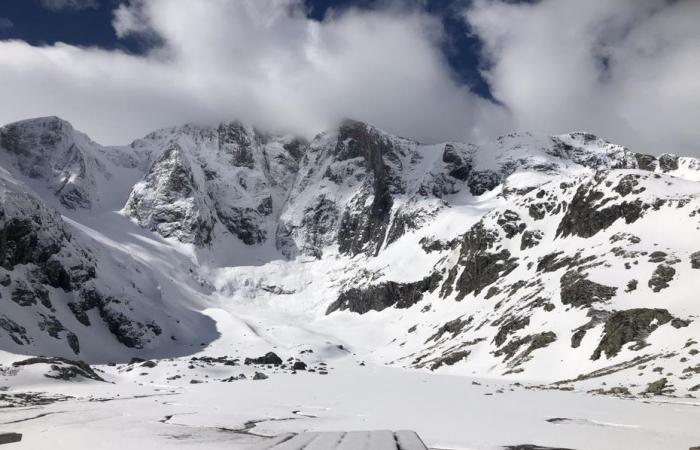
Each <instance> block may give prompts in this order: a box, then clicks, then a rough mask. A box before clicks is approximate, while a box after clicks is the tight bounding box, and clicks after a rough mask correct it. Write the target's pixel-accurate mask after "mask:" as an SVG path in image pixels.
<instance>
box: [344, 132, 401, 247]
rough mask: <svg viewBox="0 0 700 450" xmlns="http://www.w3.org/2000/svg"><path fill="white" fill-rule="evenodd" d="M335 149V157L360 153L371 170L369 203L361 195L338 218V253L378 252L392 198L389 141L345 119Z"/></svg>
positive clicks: (358, 155) (347, 157)
mask: <svg viewBox="0 0 700 450" xmlns="http://www.w3.org/2000/svg"><path fill="white" fill-rule="evenodd" d="M335 152H336V154H337V158H338V161H343V160H347V159H352V158H358V157H362V158H363V159H364V162H365V164H366V166H367V171H368V173H371V177H370V180H369V181H368V182H369V183H371V189H370V190H368V191H367V192H371V193H372V194H373V196H372V203H371V204H370V205H369V206H365V201H366V200H367V198H368V197H366V196H360V198H356V199H355V201H354V202H353V204H351V205H349V207H348V208H347V209H346V210H345V212H344V213H343V215H342V218H341V222H340V230H339V232H338V244H339V249H340V252H341V253H346V254H351V255H357V254H358V253H362V252H368V253H370V254H375V255H376V254H377V253H378V252H379V248H380V246H381V245H382V243H383V242H384V236H385V234H386V230H387V227H388V226H389V221H390V217H391V208H392V206H393V203H394V200H393V198H392V195H391V192H392V190H393V187H392V180H391V178H392V177H391V173H390V171H389V168H388V167H387V165H386V163H385V162H384V156H385V155H387V154H389V153H391V152H392V144H391V141H389V140H388V139H387V138H386V137H384V136H382V135H380V134H379V133H377V132H375V131H374V130H372V129H370V128H368V127H367V125H365V124H363V123H361V122H354V121H346V122H345V123H344V124H343V125H342V126H341V127H340V130H339V133H338V142H337V144H336V149H335Z"/></svg>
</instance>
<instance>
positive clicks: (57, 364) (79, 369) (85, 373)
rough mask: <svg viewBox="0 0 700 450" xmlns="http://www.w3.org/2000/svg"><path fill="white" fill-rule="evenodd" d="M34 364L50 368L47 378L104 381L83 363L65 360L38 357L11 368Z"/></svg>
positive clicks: (13, 364) (20, 362)
mask: <svg viewBox="0 0 700 450" xmlns="http://www.w3.org/2000/svg"><path fill="white" fill-rule="evenodd" d="M34 364H47V365H49V366H50V367H51V370H52V372H50V373H47V374H44V376H45V377H47V378H54V379H57V380H64V381H68V380H72V379H74V378H77V377H82V378H87V379H90V380H95V381H104V379H102V377H100V376H99V375H97V373H95V371H94V370H92V367H90V366H89V365H88V364H86V363H85V362H83V361H73V360H70V359H65V358H47V357H43V356H40V357H35V358H29V359H24V360H22V361H17V362H14V363H12V366H13V367H24V366H31V365H34Z"/></svg>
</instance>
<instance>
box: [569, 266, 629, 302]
mask: <svg viewBox="0 0 700 450" xmlns="http://www.w3.org/2000/svg"><path fill="white" fill-rule="evenodd" d="M560 284H561V302H562V303H563V304H565V305H571V306H573V307H574V308H582V307H590V306H591V305H593V304H594V303H598V302H605V301H608V300H610V299H611V298H613V297H614V296H615V294H616V293H617V288H616V287H611V286H605V285H602V284H598V283H595V282H593V281H591V280H589V279H588V278H586V276H585V274H582V273H580V272H578V271H576V270H570V271H568V272H566V273H565V274H564V275H562V277H561V281H560Z"/></svg>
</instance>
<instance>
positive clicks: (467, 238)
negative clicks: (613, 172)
mask: <svg viewBox="0 0 700 450" xmlns="http://www.w3.org/2000/svg"><path fill="white" fill-rule="evenodd" d="M497 238H498V234H497V233H496V232H494V231H492V230H488V229H486V228H485V226H484V224H483V222H479V223H477V224H476V225H474V226H473V227H472V228H471V229H470V230H469V232H467V233H466V234H465V235H464V238H463V240H462V245H461V247H460V260H459V263H458V266H459V268H462V267H463V269H462V273H461V275H460V276H459V277H458V278H457V280H456V284H455V290H456V291H457V292H458V296H457V298H458V299H461V298H464V297H465V296H466V295H467V294H470V293H472V292H474V293H475V294H478V293H479V292H481V291H482V290H483V289H484V288H486V287H488V286H489V285H490V284H492V283H494V282H495V281H496V280H498V278H499V277H502V276H505V275H507V274H508V273H510V272H511V271H512V270H514V269H515V268H516V267H517V266H518V264H517V262H516V261H517V258H513V257H511V253H510V251H508V250H506V249H502V250H500V251H497V252H492V251H491V249H492V248H493V247H494V244H495V242H496V240H497ZM447 283H452V281H451V280H450V279H449V278H448V279H447V280H446V282H445V284H447Z"/></svg>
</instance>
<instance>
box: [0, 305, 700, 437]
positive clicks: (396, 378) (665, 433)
mask: <svg viewBox="0 0 700 450" xmlns="http://www.w3.org/2000/svg"><path fill="white" fill-rule="evenodd" d="M206 312H207V314H209V315H211V316H212V317H213V318H214V319H215V320H216V322H217V328H218V329H219V331H220V332H221V338H220V339H218V340H217V341H215V342H214V343H213V344H212V345H211V346H209V347H207V348H206V349H205V350H203V351H201V352H199V353H197V354H195V355H193V356H192V357H183V358H177V359H172V360H161V361H158V362H157V365H156V366H155V367H147V366H144V365H143V363H136V364H117V365H113V366H108V365H101V366H94V367H95V369H96V370H97V373H98V374H99V375H100V376H102V377H103V378H104V379H105V380H106V382H98V381H82V382H75V381H73V382H56V381H54V380H49V379H47V378H45V377H44V376H43V372H39V371H37V372H33V371H32V370H31V369H28V370H26V371H24V372H22V373H21V374H18V375H15V376H12V375H9V376H10V377H11V378H8V377H7V376H0V386H2V385H6V383H8V382H11V383H12V385H11V386H10V388H9V389H8V390H7V391H6V392H0V398H2V395H8V394H9V395H10V396H13V397H14V398H17V394H23V393H29V392H32V393H41V394H37V396H36V397H35V398H34V399H33V400H32V401H30V402H29V403H33V405H29V406H15V407H1V408H0V429H2V430H4V431H13V432H19V433H23V435H24V439H23V441H22V442H21V443H19V444H13V447H12V448H16V449H18V450H19V449H32V450H42V449H51V450H62V449H70V450H81V449H90V450H95V449H120V450H122V449H137V448H143V449H207V450H210V449H212V450H214V449H239V448H241V449H244V448H251V447H253V448H254V447H255V446H256V445H260V444H261V443H264V442H265V441H266V440H267V437H269V436H275V435H278V434H282V433H287V432H293V433H294V432H301V431H306V430H313V431H330V430H372V429H393V430H398V429H412V430H416V431H417V432H418V433H419V434H420V436H421V437H422V438H423V440H424V441H425V442H426V444H427V445H428V447H429V448H432V449H463V450H466V449H500V448H507V446H511V445H520V444H537V445H541V446H548V447H554V448H560V447H561V448H566V449H576V450H584V449H585V450H588V449H600V450H602V449H610V450H624V449H635V450H638V449H659V450H667V449H672V448H679V449H686V448H689V447H690V446H692V445H697V444H698V443H699V442H700V427H698V426H697V424H698V423H700V402H698V401H697V400H683V399H663V398H662V397H655V398H654V399H653V400H650V399H646V400H642V399H621V398H614V397H606V396H597V395H591V394H586V393H580V392H568V391H562V390H543V389H539V388H537V387H535V386H534V385H528V384H522V385H521V384H518V383H515V384H511V383H509V382H506V381H503V380H490V379H474V378H466V377H463V376H451V375H441V374H435V373H430V372H422V371H416V370H405V369H399V368H391V367H385V366H381V365H378V364H374V363H371V362H365V361H364V360H363V358H362V357H361V355H356V354H353V353H352V352H350V351H348V350H347V349H345V348H339V347H338V346H337V344H336V343H334V342H333V341H330V340H328V339H327V338H328V336H324V335H321V334H317V335H314V334H312V333H310V332H308V331H307V332H304V331H303V330H301V329H291V328H289V327H286V328H285V327H282V326H276V325H273V324H269V327H266V328H265V329H260V330H253V329H252V328H251V329H250V332H249V333H247V336H246V333H243V334H241V331H240V323H238V320H239V319H237V318H235V317H233V316H230V315H229V314H228V313H227V312H226V311H224V310H221V309H212V310H208V311H206ZM295 334H297V335H296V336H294V335H295ZM299 334H304V336H303V339H302V341H303V342H306V343H308V344H309V345H307V346H306V347H303V350H299V351H296V352H294V356H295V357H299V359H303V360H304V361H306V362H307V363H308V369H314V370H315V372H310V371H308V370H307V371H297V372H296V373H295V374H292V373H291V371H288V370H282V369H278V368H273V367H272V366H247V365H245V364H242V361H241V362H240V363H236V365H222V364H217V363H215V362H211V360H209V361H208V360H207V357H211V358H218V357H220V356H221V355H231V357H241V358H243V356H244V355H255V354H258V353H260V352H261V351H263V348H267V350H273V351H275V352H277V353H279V354H280V355H284V356H286V355H292V354H293V353H292V349H293V348H301V347H298V346H296V345H292V344H285V343H284V342H283V341H280V342H279V343H278V345H274V346H271V347H265V344H264V343H263V342H264V341H265V340H267V341H268V345H270V344H269V339H270V336H273V335H274V336H277V337H278V338H287V339H290V341H289V342H293V341H291V338H292V337H296V338H299V337H300V336H299ZM261 338H263V339H261ZM234 347H235V349H234ZM308 350H313V352H309V351H308ZM302 351H303V353H301V352H302ZM256 352H257V353H256ZM1 357H2V359H3V360H4V361H5V362H9V361H11V360H19V359H21V357H19V356H17V355H10V354H6V353H5V354H2V355H1ZM193 358H194V359H193ZM256 371H261V372H264V373H266V374H267V375H268V376H269V378H268V379H264V380H253V379H252V376H253V374H254V372H256ZM322 372H327V374H324V373H322ZM241 373H243V374H247V377H246V379H240V380H235V381H230V382H225V381H223V380H226V379H229V377H231V376H234V377H237V376H239V375H240V374H241ZM6 375H7V374H6ZM178 376H179V377H178ZM193 380H194V382H193ZM42 400H44V401H46V403H48V404H45V405H37V403H42ZM6 401H7V399H6V398H5V399H4V400H3V401H2V402H0V406H7V403H6Z"/></svg>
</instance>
